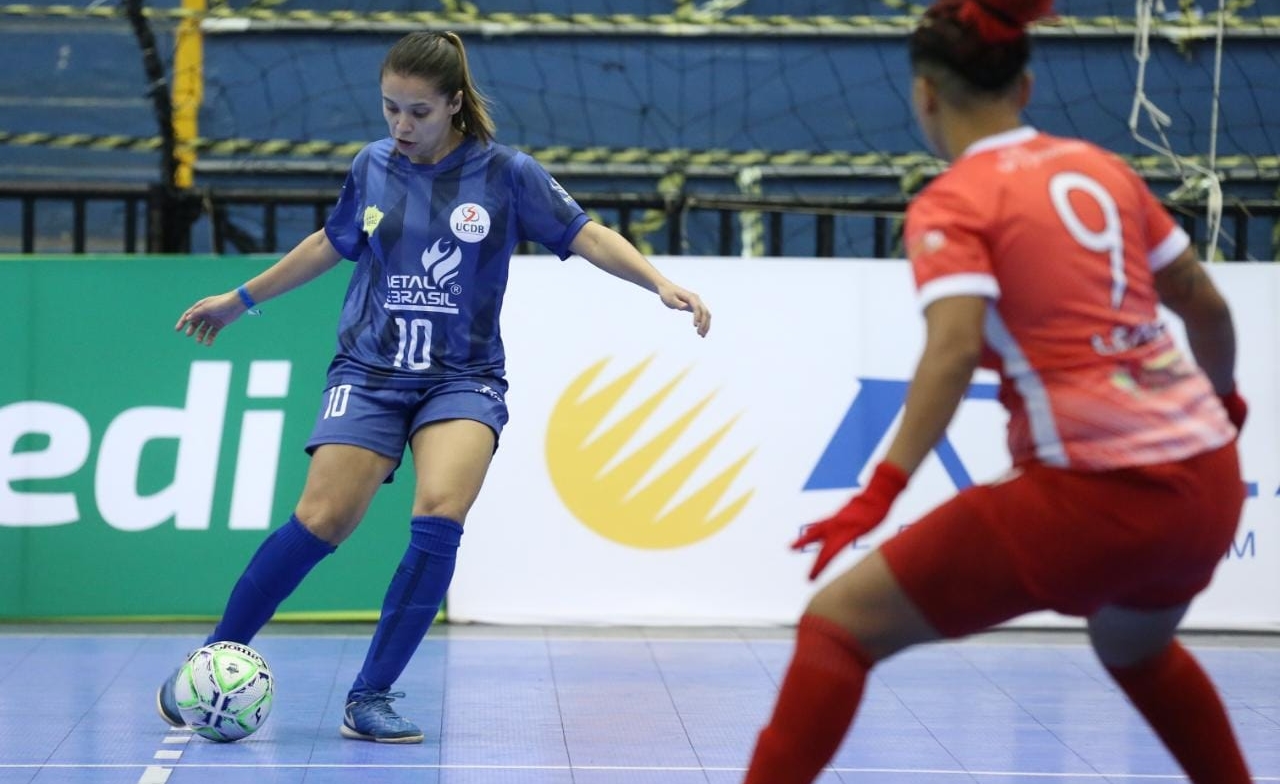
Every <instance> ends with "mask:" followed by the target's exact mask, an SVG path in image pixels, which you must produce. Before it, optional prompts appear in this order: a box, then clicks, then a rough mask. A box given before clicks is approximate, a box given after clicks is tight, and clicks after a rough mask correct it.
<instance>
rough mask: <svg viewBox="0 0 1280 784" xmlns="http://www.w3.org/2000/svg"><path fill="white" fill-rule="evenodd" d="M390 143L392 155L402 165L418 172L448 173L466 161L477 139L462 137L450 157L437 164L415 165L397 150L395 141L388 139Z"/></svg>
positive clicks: (445, 157)
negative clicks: (469, 150) (468, 151)
mask: <svg viewBox="0 0 1280 784" xmlns="http://www.w3.org/2000/svg"><path fill="white" fill-rule="evenodd" d="M388 141H389V142H390V143H391V150H392V155H393V156H394V157H395V158H398V159H399V160H400V163H401V165H403V166H408V167H410V168H412V169H418V170H427V171H448V170H449V169H455V168H457V167H458V166H461V165H462V163H463V161H464V160H466V157H467V150H468V149H470V147H471V145H472V143H473V142H475V137H474V136H464V137H462V142H461V143H460V144H459V145H458V146H457V147H454V148H453V149H452V150H450V151H449V154H448V155H446V156H444V157H443V158H441V159H440V160H438V161H436V162H435V163H414V162H413V161H411V160H409V157H408V156H407V155H405V154H403V153H401V152H400V151H399V150H396V149H395V144H396V140H395V139H388Z"/></svg>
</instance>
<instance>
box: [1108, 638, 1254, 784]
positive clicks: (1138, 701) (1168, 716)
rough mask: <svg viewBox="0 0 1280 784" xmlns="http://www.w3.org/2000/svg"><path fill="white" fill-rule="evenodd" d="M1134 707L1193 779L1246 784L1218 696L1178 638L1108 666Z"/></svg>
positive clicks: (1212, 783)
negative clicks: (1135, 659) (1132, 661)
mask: <svg viewBox="0 0 1280 784" xmlns="http://www.w3.org/2000/svg"><path fill="white" fill-rule="evenodd" d="M1107 671H1108V672H1110V673H1111V677H1113V678H1115V680H1116V683H1118V684H1120V688H1122V689H1124V693H1125V694H1127V695H1129V700H1130V701H1132V702H1133V704H1134V706H1135V707H1137V709H1138V712H1139V713H1141V714H1142V715H1143V717H1144V718H1146V720H1147V723H1148V724H1150V725H1151V728H1152V729H1154V730H1155V732H1156V734H1157V735H1159V736H1160V740H1162V741H1164V745H1165V748H1167V749H1168V750H1169V753H1170V754H1172V755H1173V756H1174V758H1175V759H1177V760H1178V763H1179V764H1180V765H1182V769H1183V771H1185V772H1186V774H1187V777H1188V778H1190V779H1191V781H1193V782H1195V784H1250V782H1252V781H1253V780H1252V779H1251V778H1249V769H1248V768H1247V767H1246V766H1245V764H1244V757H1243V755H1242V754H1241V753H1240V745H1239V744H1238V743H1237V742H1236V737H1235V733H1233V732H1232V730H1231V721H1230V719H1228V718H1227V711H1226V708H1224V707H1223V705H1222V699H1221V698H1220V697H1219V696H1218V692H1217V690H1216V689H1214V687H1213V683H1212V682H1211V681H1210V680H1209V676H1208V675H1206V674H1205V672H1204V670H1203V669H1201V668H1200V665H1199V664H1198V663H1196V660H1195V659H1194V658H1192V656H1191V654H1190V653H1188V652H1187V649H1186V648H1183V647H1182V645H1181V644H1179V643H1178V642H1177V641H1176V640H1175V641H1174V642H1172V643H1171V644H1170V645H1169V647H1168V648H1166V649H1165V650H1164V651H1162V652H1161V653H1159V654H1157V655H1156V656H1155V657H1154V658H1151V659H1148V660H1146V661H1144V662H1141V663H1139V664H1136V665H1133V666H1130V667H1108V668H1107Z"/></svg>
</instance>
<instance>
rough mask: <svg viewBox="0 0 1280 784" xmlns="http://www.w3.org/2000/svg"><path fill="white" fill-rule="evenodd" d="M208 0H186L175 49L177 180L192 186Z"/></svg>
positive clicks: (174, 90)
mask: <svg viewBox="0 0 1280 784" xmlns="http://www.w3.org/2000/svg"><path fill="white" fill-rule="evenodd" d="M206 8H207V6H206V0H182V9H183V10H184V11H186V12H187V16H186V17H185V18H183V20H182V22H180V23H179V24H178V30H177V36H176V41H175V49H174V53H173V137H174V142H175V148H176V149H175V152H174V156H175V157H176V158H177V161H175V166H174V184H175V185H177V186H178V187H179V188H190V187H191V186H192V185H193V184H194V183H195V163H196V150H195V141H196V139H197V138H198V136H199V127H198V121H199V115H200V102H201V101H203V100H204V39H203V38H202V37H201V35H200V20H201V19H202V18H203V17H204V12H205V10H206Z"/></svg>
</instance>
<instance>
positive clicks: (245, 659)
mask: <svg viewBox="0 0 1280 784" xmlns="http://www.w3.org/2000/svg"><path fill="white" fill-rule="evenodd" d="M173 691H174V697H176V698H177V702H178V712H179V713H181V714H182V720H183V721H185V722H186V723H187V726H188V727H190V728H191V729H192V730H194V731H195V732H196V734H198V735H201V736H202V737H205V738H208V739H209V740H212V741H217V742H219V743H230V742H231V741H235V740H240V739H241V738H246V737H248V736H250V735H252V734H253V733H254V732H256V731H257V730H258V728H259V727H261V726H262V723H263V722H264V721H266V720H267V715H268V714H269V713H271V701H272V698H273V696H274V694H275V679H274V678H272V676H271V670H270V669H268V668H267V663H266V661H264V660H263V658H262V657H261V656H259V655H258V652H257V651H255V650H254V649H252V648H250V647H249V646H247V645H241V644H240V643H238V642H215V643H211V644H209V645H206V646H204V647H203V648H199V649H197V650H196V651H195V652H194V653H192V654H191V656H189V657H188V658H187V661H186V663H185V664H183V665H182V670H181V671H180V672H179V673H178V682H177V683H176V684H175V685H174V689H173Z"/></svg>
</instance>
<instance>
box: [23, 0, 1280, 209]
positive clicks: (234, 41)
mask: <svg viewBox="0 0 1280 784" xmlns="http://www.w3.org/2000/svg"><path fill="white" fill-rule="evenodd" d="M153 5H154V7H156V8H164V7H172V6H174V5H177V0H168V2H166V3H157V4H153ZM236 5H243V3H236ZM479 5H481V7H482V9H483V10H484V11H485V12H492V11H497V10H511V11H516V12H529V11H532V10H535V6H536V10H538V11H543V12H551V13H567V12H596V13H636V14H651V13H667V12H669V11H670V10H671V9H672V5H673V4H672V2H671V0H554V1H553V2H547V0H498V1H496V2H492V3H490V2H486V3H480V4H479ZM1214 5H1215V6H1216V3H1215V4H1214ZM410 6H412V7H413V8H412V10H439V8H438V6H434V5H428V6H427V7H425V8H424V7H423V6H422V4H420V3H412V2H409V0H405V2H398V1H397V0H355V2H351V1H350V0H347V1H345V2H344V1H340V0H317V1H314V2H308V3H307V4H306V7H307V8H311V9H315V10H317V11H321V12H323V11H326V10H329V9H335V8H342V9H355V10H372V9H374V8H376V9H378V10H409V7H410ZM291 7H293V6H291V5H289V4H286V5H283V6H279V7H278V9H279V10H286V11H287V10H289V9H290V8H291ZM1059 10H1060V11H1061V12H1063V13H1069V14H1071V15H1073V16H1079V17H1091V16H1098V15H1105V14H1115V15H1117V16H1119V17H1122V18H1126V19H1128V18H1131V17H1132V15H1133V4H1132V1H1131V0H1075V1H1074V2H1072V1H1071V0H1064V1H1063V2H1060V3H1059ZM738 12H739V13H750V14H755V15H767V14H772V13H789V14H792V15H805V14H818V13H827V14H837V13H839V14H864V13H865V14H876V13H879V14H885V13H890V12H891V9H889V8H888V7H887V6H886V5H885V4H884V3H883V2H880V0H860V1H859V2H845V1H841V2H837V1H836V0H808V1H802V0H749V2H747V3H746V4H744V5H743V6H741V7H740V8H739V9H738ZM1242 13H1243V14H1244V15H1245V16H1249V15H1253V16H1257V15H1258V14H1260V13H1261V4H1255V5H1254V6H1253V7H1251V8H1247V9H1244V10H1243V12H1242ZM156 30H157V34H158V39H159V44H160V45H159V52H160V55H161V56H162V57H163V58H164V59H165V61H166V62H168V61H170V60H171V58H172V47H173V38H172V34H171V29H170V28H169V27H168V26H167V25H165V24H160V23H158V24H157V27H156ZM395 38H396V35H387V34H374V33H347V34H333V33H325V34H315V33H288V34H280V33H277V34H271V33H249V34H238V35H232V34H222V35H209V36H208V37H207V39H206V43H205V73H204V78H205V83H206V87H205V101H204V105H203V108H202V110H201V112H200V133H201V135H202V136H204V137H206V138H246V139H272V138H280V139H288V140H327V141H335V142H362V141H366V140H370V139H373V138H376V137H379V136H381V135H383V134H384V133H385V127H384V125H383V122H382V118H381V113H380V108H379V92H378V85H377V71H378V65H379V63H380V61H381V58H382V56H383V54H384V53H385V51H386V48H387V47H388V46H389V45H390V44H391V43H392V42H393V41H394V40H395ZM465 40H466V42H467V44H468V48H469V53H470V57H471V61H472V67H473V71H474V74H475V77H476V79H477V81H478V83H479V84H480V85H481V87H482V88H483V89H484V90H486V91H487V92H488V94H489V95H490V97H491V98H492V100H493V102H494V114H495V119H496V120H497V123H498V126H499V139H500V140H501V141H503V142H506V143H508V144H512V145H515V146H519V147H526V148H541V147H549V146H555V145H562V146H567V147H575V148H576V147H590V146H604V147H611V148H625V147H640V148H646V149H668V148H688V149H695V150H697V149H729V150H736V151H745V150H765V151H770V152H778V151H786V150H803V151H809V152H826V151H840V152H854V153H865V152H882V153H888V154H901V153H913V152H919V151H922V150H923V149H924V145H923V142H922V140H921V138H920V136H919V134H918V133H917V131H916V130H915V128H914V124H913V122H912V120H911V115H910V107H909V100H908V94H909V75H908V69H907V61H906V55H905V47H904V41H903V39H901V38H892V39H886V38H870V37H868V38H847V37H825V36H819V37H805V38H801V37H791V36H783V35H778V36H772V37H758V36H757V37H749V36H744V37H723V36H708V37H660V36H603V35H597V36H590V37H588V36H559V37H556V36H495V37H490V38H483V37H480V36H478V35H470V36H466V38H465ZM1277 41H1278V39H1277V38H1276V37H1270V38H1252V39H1250V38H1233V39H1230V40H1229V41H1228V56H1227V58H1226V61H1225V70H1224V73H1223V77H1222V104H1221V117H1220V121H1219V123H1220V132H1219V137H1218V150H1217V152H1218V154H1219V155H1236V154H1240V155H1246V156H1259V155H1267V156H1274V155H1276V154H1278V153H1280V79H1277V78H1276V75H1277V74H1280V45H1277ZM1152 45H1153V52H1152V63H1151V66H1150V69H1149V71H1148V75H1147V83H1148V93H1149V95H1150V96H1151V98H1152V99H1153V100H1154V101H1155V102H1156V103H1157V104H1158V105H1159V106H1160V107H1161V108H1162V109H1163V110H1165V111H1166V112H1168V113H1169V114H1170V115H1171V116H1172V117H1173V126H1172V128H1171V129H1170V130H1169V140H1170V142H1171V143H1172V145H1173V147H1174V149H1176V150H1178V151H1179V152H1182V153H1199V154H1203V153H1206V152H1207V151H1208V149H1209V139H1210V136H1209V117H1210V85H1211V77H1212V67H1213V48H1212V46H1211V45H1210V44H1209V43H1197V44H1194V45H1191V46H1189V47H1186V48H1185V49H1180V48H1178V47H1176V46H1174V45H1173V44H1171V43H1169V42H1167V41H1164V40H1154V41H1153V42H1152ZM1132 49H1133V45H1132V41H1131V40H1130V39H1128V38H1125V37H1109V38H1104V37H1098V38H1077V37H1068V36H1040V37H1038V38H1037V39H1036V42H1035V54H1034V57H1033V62H1032V68H1033V70H1034V73H1035V75H1036V78H1037V82H1036V87H1035V92H1034V98H1033V101H1032V104H1031V106H1030V108H1029V110H1028V113H1027V115H1028V119H1029V121H1031V122H1032V123H1034V124H1036V125H1038V126H1039V127H1041V128H1043V129H1044V130H1047V131H1049V132H1053V133H1059V134H1069V135H1075V136H1081V137H1084V138H1086V139H1090V140H1092V141H1096V142H1099V143H1101V144H1103V145H1105V146H1108V147H1110V148H1112V149H1115V150H1117V151H1118V152H1121V153H1134V154H1136V153H1144V152H1146V150H1145V149H1144V148H1143V147H1141V146H1140V145H1139V144H1138V143H1137V142H1135V141H1134V140H1133V138H1132V137H1131V135H1130V132H1129V129H1128V127H1127V122H1128V117H1129V113H1130V107H1131V104H1132V100H1133V84H1134V79H1135V63H1134V58H1133V52H1132ZM0 51H4V52H5V57H4V60H5V62H7V63H12V64H13V66H12V67H9V68H3V69H0V131H6V132H51V133H54V134H60V135H61V134H72V133H89V134H122V135H125V136H135V137H152V136H155V135H156V133H157V123H156V119H155V116H154V113H153V109H152V105H151V102H150V100H149V98H148V97H147V91H148V85H147V83H146V79H145V77H144V73H143V68H142V61H141V57H140V55H139V51H138V47H137V44H136V42H135V40H134V37H133V32H132V31H131V29H130V28H129V26H128V25H127V24H126V23H124V22H122V21H116V20H84V21H65V20H59V19H44V18H38V17H32V18H29V19H28V18H20V17H15V18H10V19H7V20H6V21H4V22H3V23H0ZM19 64H20V65H21V67H18V65H19ZM214 159H216V156H212V155H206V156H205V160H214ZM334 165H335V166H341V165H342V161H341V160H335V161H334ZM158 171H159V163H158V156H157V155H155V154H154V153H148V152H129V153H122V152H101V151H94V150H87V149H82V148H76V147H72V148H55V147H48V146H15V145H6V144H0V179H33V180H48V179H80V180H83V179H92V180H135V181H148V182H150V181H155V180H156V179H157V178H158ZM565 179H566V185H571V186H572V187H573V188H575V189H578V190H581V189H584V188H591V187H596V188H600V189H603V190H618V189H620V188H623V187H628V186H629V185H634V186H635V187H637V188H639V189H642V190H651V189H652V187H651V186H652V183H644V182H641V183H627V182H620V181H609V182H603V183H602V182H599V181H589V180H585V179H581V178H572V177H566V178H565ZM332 180H333V177H332V176H329V177H323V178H320V179H318V180H315V182H319V183H322V184H324V185H329V184H331V182H332ZM251 182H252V181H251ZM239 184H243V182H241V183H239ZM888 186H891V187H890V190H892V189H893V188H894V187H896V184H895V183H893V182H892V181H888ZM699 187H702V188H705V189H713V190H714V189H731V188H732V184H731V183H729V182H727V181H725V182H720V183H713V182H705V183H700V184H699ZM1231 187H1232V188H1233V189H1234V190H1233V192H1235V193H1237V194H1239V195H1244V196H1249V197H1273V196H1274V193H1272V192H1270V190H1269V189H1271V188H1274V184H1270V185H1267V186H1266V187H1265V188H1263V187H1262V186H1256V185H1251V184H1249V183H1244V182H1240V183H1232V184H1231ZM885 188H886V181H880V182H869V181H866V182H863V181H858V182H849V181H845V182H841V183H837V184H835V185H827V186H819V185H816V184H813V183H804V184H797V183H788V182H784V181H773V182H769V183H767V184H766V191H775V192H797V191H799V190H805V191H806V192H814V193H818V192H822V191H826V192H836V193H842V194H846V195H847V194H852V193H858V192H864V193H874V192H883V191H884V190H885ZM9 212H11V208H6V207H3V206H0V221H3V223H4V225H6V226H7V225H11V223H12V221H10V220H9V215H8V213H9ZM4 231H6V232H7V231H8V230H7V229H5V230H4Z"/></svg>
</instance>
